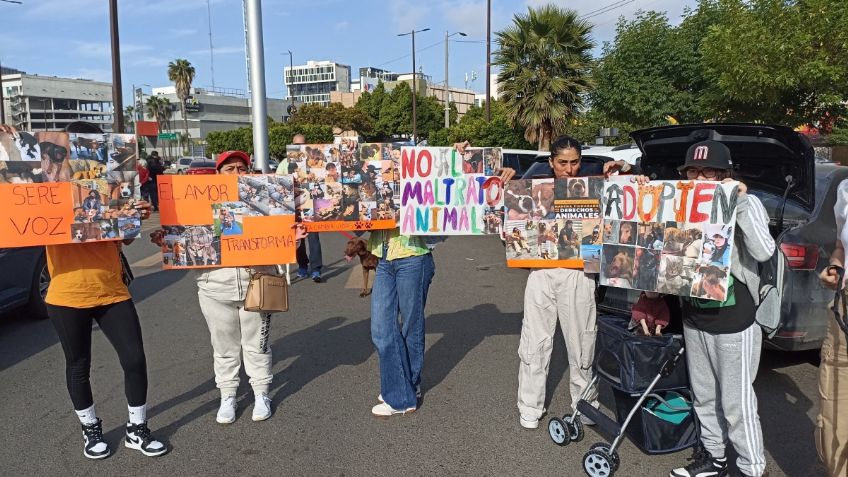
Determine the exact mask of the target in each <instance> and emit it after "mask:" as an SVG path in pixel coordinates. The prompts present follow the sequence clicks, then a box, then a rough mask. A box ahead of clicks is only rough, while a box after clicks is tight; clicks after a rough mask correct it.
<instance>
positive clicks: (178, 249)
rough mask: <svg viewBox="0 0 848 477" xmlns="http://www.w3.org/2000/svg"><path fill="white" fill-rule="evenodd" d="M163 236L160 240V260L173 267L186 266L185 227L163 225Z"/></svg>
mask: <svg viewBox="0 0 848 477" xmlns="http://www.w3.org/2000/svg"><path fill="white" fill-rule="evenodd" d="M162 228H163V229H164V232H165V236H164V238H163V240H162V262H163V263H164V264H165V265H171V266H174V267H185V266H188V253H187V251H186V238H185V236H184V233H185V229H186V228H185V227H182V226H173V225H171V226H163V227H162Z"/></svg>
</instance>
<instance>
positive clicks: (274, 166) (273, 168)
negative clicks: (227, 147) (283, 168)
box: [251, 159, 280, 174]
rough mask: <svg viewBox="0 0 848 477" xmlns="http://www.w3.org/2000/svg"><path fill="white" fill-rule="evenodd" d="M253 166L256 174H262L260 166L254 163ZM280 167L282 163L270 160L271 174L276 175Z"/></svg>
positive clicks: (269, 168)
mask: <svg viewBox="0 0 848 477" xmlns="http://www.w3.org/2000/svg"><path fill="white" fill-rule="evenodd" d="M251 164H252V166H253V173H254V174H262V169H260V168H259V164H257V163H255V162H252V163H251ZM279 166H280V163H279V162H277V161H276V160H275V159H268V170H269V171H270V172H269V174H274V173H275V172H277V167H279Z"/></svg>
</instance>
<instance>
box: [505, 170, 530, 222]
mask: <svg viewBox="0 0 848 477" xmlns="http://www.w3.org/2000/svg"><path fill="white" fill-rule="evenodd" d="M532 185H533V183H532V181H530V180H514V181H509V182H508V183H507V184H506V190H505V191H504V206H505V207H506V210H507V216H506V219H507V220H510V221H511V220H527V219H529V218H530V214H532V213H533V197H531V195H530V190H531V188H532Z"/></svg>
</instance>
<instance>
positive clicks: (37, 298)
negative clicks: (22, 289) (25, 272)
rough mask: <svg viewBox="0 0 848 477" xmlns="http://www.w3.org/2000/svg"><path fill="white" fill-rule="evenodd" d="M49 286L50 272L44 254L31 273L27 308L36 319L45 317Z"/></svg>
mask: <svg viewBox="0 0 848 477" xmlns="http://www.w3.org/2000/svg"><path fill="white" fill-rule="evenodd" d="M49 286H50V272H49V270H48V269H47V259H46V258H45V257H44V255H42V256H41V258H40V259H39V260H38V261H37V262H36V266H35V271H34V272H33V274H32V286H31V287H30V295H29V303H28V304H27V309H28V311H29V314H30V315H31V316H32V317H33V318H35V319H38V320H43V319H45V318H47V303H46V302H45V301H44V299H45V298H46V297H47V288H48V287H49Z"/></svg>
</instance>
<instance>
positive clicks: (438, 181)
mask: <svg viewBox="0 0 848 477" xmlns="http://www.w3.org/2000/svg"><path fill="white" fill-rule="evenodd" d="M400 162H401V180H400V189H401V193H400V223H401V227H400V229H401V233H402V234H404V235H484V234H492V233H499V230H498V228H497V225H498V224H499V221H500V220H502V219H501V217H502V213H501V208H502V204H503V182H502V181H501V179H500V178H499V177H498V176H496V175H495V173H496V171H498V170H499V169H501V151H500V149H498V148H466V149H465V151H464V152H463V153H459V152H458V151H457V150H456V149H454V148H451V147H404V148H403V149H402V150H401V160H400Z"/></svg>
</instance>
